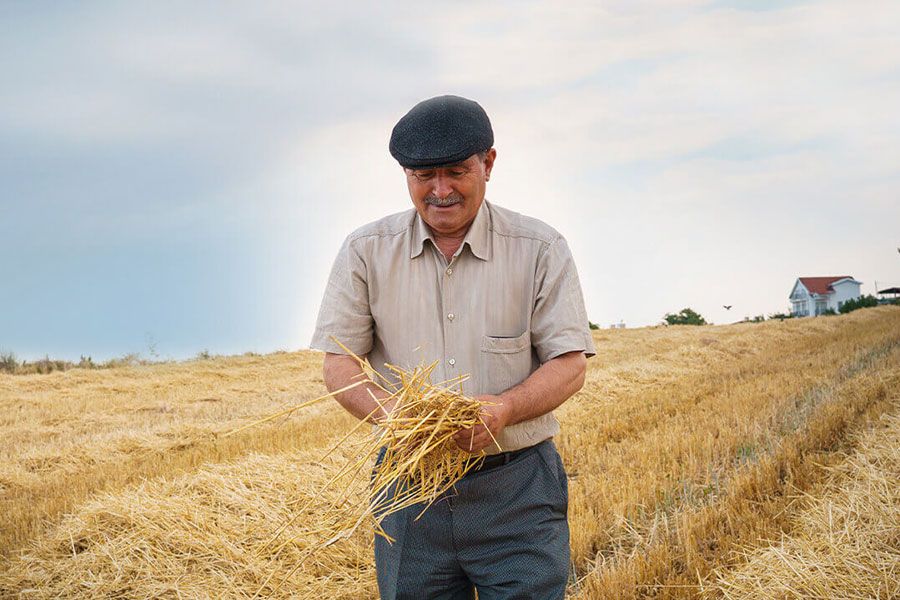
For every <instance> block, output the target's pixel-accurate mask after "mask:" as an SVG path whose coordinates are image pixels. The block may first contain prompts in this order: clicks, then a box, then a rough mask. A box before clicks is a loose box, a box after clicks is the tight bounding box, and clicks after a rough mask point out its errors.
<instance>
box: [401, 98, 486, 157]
mask: <svg viewBox="0 0 900 600" xmlns="http://www.w3.org/2000/svg"><path fill="white" fill-rule="evenodd" d="M493 145H494V131H493V130H492V129H491V121H490V119H488V116H487V113H486V112H484V109H483V108H481V106H480V105H479V104H478V103H477V102H474V101H473V100H467V99H466V98H460V97H459V96H437V97H436V98H429V99H428V100H423V101H422V102H419V103H418V104H416V105H415V106H413V107H412V110H410V111H409V112H408V113H406V114H405V115H403V118H402V119H400V120H399V121H397V124H396V125H394V130H393V131H392V132H391V143H390V145H389V148H390V151H391V156H393V157H394V158H396V159H397V162H399V163H400V164H401V165H402V166H404V167H408V168H410V169H428V168H432V167H440V166H443V165H449V164H453V163H457V162H460V161H463V160H465V159H467V158H469V157H470V156H472V155H473V154H476V153H478V152H483V151H485V150H488V149H489V148H490V147H491V146H493Z"/></svg>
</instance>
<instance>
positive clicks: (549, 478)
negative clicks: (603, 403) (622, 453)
mask: <svg viewBox="0 0 900 600" xmlns="http://www.w3.org/2000/svg"><path fill="white" fill-rule="evenodd" d="M567 509H568V486H567V482H566V473H565V471H564V469H563V465H562V461H561V460H560V458H559V453H558V452H557V451H556V447H555V446H554V444H553V442H552V440H546V441H544V442H541V443H540V444H537V445H536V446H533V447H532V448H531V449H529V450H528V451H526V452H524V453H523V454H521V455H519V456H517V457H516V458H514V459H513V460H512V461H510V462H509V463H507V464H505V465H502V466H498V467H495V468H493V469H488V470H485V471H481V472H476V473H471V474H469V475H468V476H466V477H465V478H463V479H462V480H461V481H460V482H459V483H457V484H456V486H455V488H454V489H453V490H451V491H450V492H448V493H447V494H446V495H445V496H444V497H442V498H441V499H439V500H438V501H437V502H435V503H434V504H433V505H432V506H431V507H430V508H429V509H428V510H427V511H426V512H425V514H424V515H422V517H421V518H420V519H419V520H415V518H416V516H417V515H418V514H419V513H420V512H421V510H422V507H421V506H419V507H416V506H413V507H410V508H408V509H406V510H403V511H400V512H398V513H395V514H393V515H389V516H388V517H386V518H385V519H384V521H383V522H382V526H383V527H384V529H385V530H386V531H387V533H388V534H389V535H391V536H392V537H393V538H394V539H395V542H394V543H393V544H388V542H387V541H386V540H385V539H384V538H382V537H381V536H376V539H375V565H376V570H377V573H378V589H379V592H380V594H381V598H382V600H412V599H415V600H470V599H472V598H474V596H475V595H474V590H475V588H477V589H478V598H479V600H526V599H527V600H560V599H562V598H563V596H564V594H565V588H566V580H567V575H568V567H569V524H568V521H567V520H566V511H567Z"/></svg>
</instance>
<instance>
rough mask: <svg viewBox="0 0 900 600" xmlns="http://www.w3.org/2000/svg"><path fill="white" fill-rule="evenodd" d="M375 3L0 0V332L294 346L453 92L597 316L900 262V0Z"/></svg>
mask: <svg viewBox="0 0 900 600" xmlns="http://www.w3.org/2000/svg"><path fill="white" fill-rule="evenodd" d="M374 4H375V3H357V5H356V6H355V7H354V8H353V9H350V8H345V7H344V6H345V3H339V2H322V3H312V2H296V3H284V2H253V3H222V2H208V3H203V2H193V3H183V2H173V3H167V2H146V3H138V2H128V3H112V2H110V3H93V2H79V3H57V2H38V1H29V2H24V1H22V2H16V1H13V2H4V3H2V4H0V250H2V258H0V350H4V351H13V352H15V353H16V354H17V355H18V356H19V357H20V358H36V357H39V356H43V355H44V354H45V353H46V354H49V355H51V356H54V357H63V358H70V359H77V358H78V356H79V355H81V354H85V355H92V356H93V357H94V358H95V359H105V358H109V357H112V356H117V355H122V354H124V353H126V352H140V353H142V354H143V355H144V356H151V355H153V356H154V357H159V358H185V357H189V356H193V355H194V354H196V353H197V352H198V351H200V350H202V349H208V350H209V351H210V352H212V353H222V354H232V353H240V352H245V351H251V350H252V351H257V352H268V351H272V350H276V349H290V350H293V349H297V348H303V347H306V346H307V345H308V342H309V338H310V335H311V333H312V329H313V324H314V321H315V316H316V312H317V310H318V304H319V301H320V299H321V295H322V291H323V289H324V285H325V279H326V276H327V273H328V270H329V268H330V266H331V262H332V260H333V258H334V255H335V253H336V252H337V250H338V248H339V246H340V244H341V241H342V240H343V238H344V237H345V236H346V235H347V234H348V233H349V232H350V231H352V230H353V229H355V228H356V227H357V226H359V225H361V224H363V223H365V222H367V221H371V220H374V219H376V218H378V217H381V216H383V215H386V214H388V213H392V212H397V211H399V210H403V209H405V208H407V207H409V206H411V204H410V201H409V196H408V195H407V192H406V187H405V182H404V179H403V176H402V173H401V171H400V169H399V167H398V166H397V165H396V163H395V162H393V159H392V158H391V157H390V155H389V153H388V151H387V142H388V137H389V135H390V131H391V127H392V126H393V124H394V123H395V122H396V121H397V119H399V118H400V117H401V116H402V115H403V114H404V113H405V112H406V111H407V110H408V109H409V108H410V107H411V106H412V105H413V104H415V103H416V102H418V101H420V100H422V99H425V98H428V97H431V96H435V95H439V94H445V93H453V94H458V95H462V96H467V97H470V98H473V99H475V100H477V101H478V102H479V103H481V105H482V106H483V107H484V108H485V109H486V110H487V112H488V114H489V115H490V117H491V119H492V122H493V126H494V132H495V138H496V148H497V152H498V158H497V163H496V166H495V169H494V173H493V176H492V178H491V182H490V184H489V187H488V192H487V194H488V196H487V197H488V198H489V199H490V200H492V201H493V202H495V203H497V204H501V205H503V206H506V207H508V208H511V209H514V210H518V211H521V212H524V213H527V214H530V215H533V216H536V217H538V218H541V219H543V220H545V221H546V222H548V223H550V224H551V225H553V226H554V227H556V228H557V229H558V230H559V231H561V232H562V233H563V235H564V236H565V237H566V238H567V239H568V240H569V243H570V246H571V248H572V250H573V253H574V254H575V259H576V262H577V265H578V269H579V273H580V275H581V281H582V284H583V286H584V293H585V299H586V302H587V308H588V314H589V316H590V318H591V319H592V320H593V321H595V322H598V323H599V324H601V325H602V326H604V327H606V326H609V324H610V323H613V322H618V321H620V320H624V322H625V323H626V324H627V325H628V326H641V325H649V324H654V323H658V322H659V321H660V320H661V318H662V317H663V315H664V314H665V313H666V312H674V311H677V310H679V309H681V308H683V307H685V306H690V307H693V308H694V309H696V310H698V311H699V312H701V313H702V314H703V315H704V316H706V317H707V318H708V319H709V320H712V321H714V322H716V323H726V322H731V321H735V320H739V319H740V318H742V317H744V316H753V315H757V314H764V313H765V314H767V313H771V312H774V311H783V310H786V309H787V308H788V300H787V296H788V294H789V292H790V290H791V287H792V285H793V283H794V280H795V278H796V277H797V276H801V275H845V274H846V275H853V276H854V277H856V278H857V279H859V280H860V281H862V282H863V292H868V293H871V292H873V291H874V290H875V287H874V286H875V282H876V281H877V282H878V285H879V287H886V286H887V285H889V284H890V285H900V255H898V253H897V247H898V246H900V111H898V109H897V107H898V106H900V42H898V39H900V4H898V3H897V2H895V1H887V0H886V1H883V2H866V1H856V2H847V1H846V0H839V1H834V2H827V1H824V2H789V1H775V0H769V1H763V0H746V1H740V0H731V1H718V2H716V1H699V0H698V1H689V0H684V1H679V2H674V1H673V2H669V1H666V2H663V1H655V2H654V1H651V2H634V1H630V0H629V1H625V0H623V1H620V2H565V3H560V2H531V3H527V2H521V1H515V2H506V3H504V2H491V3H475V2H446V3H440V2H429V3H403V4H400V3H379V7H378V8H376V7H375V6H374ZM367 5H369V6H367ZM561 7H565V8H561ZM723 304H730V305H733V306H734V308H732V309H731V311H730V312H726V311H725V310H724V309H723V308H722V305H723Z"/></svg>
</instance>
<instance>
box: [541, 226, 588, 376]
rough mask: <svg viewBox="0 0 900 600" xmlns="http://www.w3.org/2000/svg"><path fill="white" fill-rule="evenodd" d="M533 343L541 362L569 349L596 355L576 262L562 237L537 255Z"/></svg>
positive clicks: (569, 350)
mask: <svg viewBox="0 0 900 600" xmlns="http://www.w3.org/2000/svg"><path fill="white" fill-rule="evenodd" d="M531 344H532V346H534V348H535V350H536V351H537V355H538V358H539V359H540V361H541V363H545V362H547V361H548V360H550V359H553V358H556V357H557V356H559V355H561V354H565V353H566V352H575V351H582V352H584V353H585V355H586V356H588V357H590V356H593V355H594V354H595V351H594V338H593V336H591V331H590V328H589V326H588V317H587V311H585V309H584V296H583V295H582V292H581V283H580V282H579V280H578V272H577V271H576V269H575V261H574V260H573V258H572V253H571V252H570V251H569V246H568V244H567V243H566V240H565V239H564V238H562V237H561V236H560V237H558V238H556V239H555V240H554V241H553V242H551V243H550V244H548V246H547V247H546V249H545V250H544V251H543V253H542V254H541V256H540V257H539V258H538V264H537V269H536V272H535V299H534V310H533V312H532V316H531Z"/></svg>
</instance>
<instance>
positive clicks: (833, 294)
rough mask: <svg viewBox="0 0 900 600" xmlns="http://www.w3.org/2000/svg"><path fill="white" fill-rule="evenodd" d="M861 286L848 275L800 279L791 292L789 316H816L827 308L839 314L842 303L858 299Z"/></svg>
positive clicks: (860, 283) (859, 282)
mask: <svg viewBox="0 0 900 600" xmlns="http://www.w3.org/2000/svg"><path fill="white" fill-rule="evenodd" d="M861 285H862V282H861V281H856V280H855V279H853V277H851V276H850V275H840V276H838V277H800V278H798V279H797V282H796V283H795V284H794V289H792V290H791V314H792V315H794V316H795V317H809V316H818V315H821V314H822V313H824V312H825V311H826V310H828V309H829V308H830V309H831V310H833V311H834V312H839V311H840V309H841V305H843V304H844V302H846V301H847V300H855V299H856V298H859V286H861Z"/></svg>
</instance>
